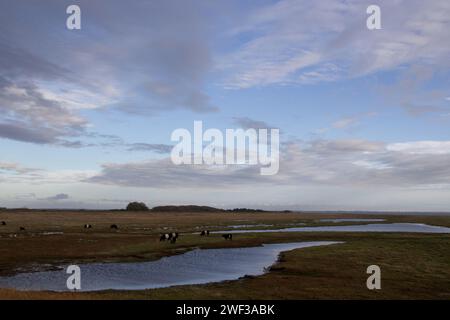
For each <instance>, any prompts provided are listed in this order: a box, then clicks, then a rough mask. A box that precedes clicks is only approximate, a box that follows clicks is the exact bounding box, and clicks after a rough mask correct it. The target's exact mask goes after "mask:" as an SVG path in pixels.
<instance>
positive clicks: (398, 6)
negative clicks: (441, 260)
mask: <svg viewBox="0 0 450 320" xmlns="http://www.w3.org/2000/svg"><path fill="white" fill-rule="evenodd" d="M71 4H77V5H79V6H80V8H81V23H82V24H81V26H82V27H81V30H68V29H67V28H66V24H65V22H66V19H67V17H68V15H67V14H66V8H67V6H69V5H71ZM371 4H375V3H372V1H356V0H354V1H353V0H349V1H339V0H323V1H302V0H278V1H237V0H236V1H210V2H209V1H208V2H206V1H194V0H192V1H174V0H173V1H137V0H134V1H127V2H124V1H95V2H92V1H56V0H55V1H33V2H29V1H10V0H6V1H2V3H1V4H0V26H1V30H2V33H1V35H0V147H1V149H2V150H3V152H2V153H1V155H0V190H1V192H0V206H8V207H20V206H28V207H37V208H43V207H46V208H47V207H48V208H79V207H82V208H122V207H124V206H125V205H126V203H127V202H128V201H133V200H138V201H144V202H146V203H148V205H149V206H154V205H164V204H202V205H216V206H220V207H227V208H228V207H237V206H239V207H241V206H245V207H259V208H264V209H271V208H273V209H285V208H286V209H305V210H308V209H314V210H334V209H336V210H413V211H448V208H449V205H450V200H449V199H450V197H449V194H450V166H449V164H450V129H449V128H450V126H449V122H450V77H449V73H450V69H449V62H450V59H449V58H450V33H449V32H448V30H449V27H450V4H449V3H448V1H443V0H441V1H439V0H433V1H427V2H424V1H418V0H417V1H416V0H412V1H401V0H399V1H377V2H376V4H377V5H379V6H380V8H381V23H382V29H381V30H368V29H367V27H366V19H367V17H368V15H367V13H366V8H367V6H369V5H371ZM195 120H201V121H203V123H204V126H205V128H218V129H221V130H225V129H227V128H244V129H246V128H249V127H252V126H253V127H257V126H265V127H267V128H272V127H275V128H279V129H280V131H281V141H282V144H281V155H280V172H279V174H278V175H275V176H273V177H261V176H260V175H259V174H257V173H256V172H257V170H253V168H248V167H242V168H239V167H238V168H236V167H233V168H228V167H227V168H223V170H222V171H219V172H217V171H215V170H211V168H208V167H207V166H206V165H205V166H200V167H192V166H181V167H177V166H174V165H173V163H171V161H170V149H171V146H172V145H173V144H174V142H171V141H170V135H171V133H172V132H173V131H174V130H175V129H177V128H186V129H188V130H192V128H193V123H194V121H195Z"/></svg>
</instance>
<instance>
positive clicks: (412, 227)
mask: <svg viewBox="0 0 450 320" xmlns="http://www.w3.org/2000/svg"><path fill="white" fill-rule="evenodd" d="M325 231H330V232H415V233H450V228H446V227H438V226H430V225H427V224H423V223H381V224H379V223H373V224H364V225H353V226H323V227H299V228H284V229H270V230H232V231H214V232H213V233H255V232H257V233H260V232H325Z"/></svg>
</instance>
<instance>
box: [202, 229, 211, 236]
mask: <svg viewBox="0 0 450 320" xmlns="http://www.w3.org/2000/svg"><path fill="white" fill-rule="evenodd" d="M200 235H201V236H202V237H203V236H209V230H203V231H202V233H200Z"/></svg>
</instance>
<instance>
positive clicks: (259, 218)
mask: <svg viewBox="0 0 450 320" xmlns="http://www.w3.org/2000/svg"><path fill="white" fill-rule="evenodd" d="M323 218H384V219H386V221H385V222H382V223H389V222H413V223H427V224H431V225H438V226H446V227H450V216H407V215H356V214H307V213H265V212H264V213H231V212H219V213H178V212H177V213H172V212H161V213H155V212H123V211H117V212H116V211H111V212H108V211H35V210H32V211H31V210H23V211H20V210H15V211H8V210H3V211H0V221H5V222H6V226H2V225H0V276H8V275H12V274H14V273H16V272H17V271H18V270H20V271H21V272H23V271H32V270H42V269H44V268H51V267H52V266H54V265H58V264H77V263H86V262H100V261H101V262H117V261H121V262H132V261H149V260H154V259H158V258H160V257H162V256H167V255H173V254H179V253H182V252H186V251H188V250H192V249H194V248H228V247H244V246H257V245H261V244H263V243H280V242H297V241H344V242H345V243H343V244H338V245H332V246H324V247H314V248H306V249H297V250H292V251H288V252H285V253H283V254H282V255H281V256H280V259H279V261H278V263H277V264H276V265H274V266H272V268H271V269H270V271H268V272H267V273H265V274H264V275H262V276H259V277H252V278H242V279H239V280H235V281H224V282H220V283H211V284H205V285H191V286H176V287H170V288H164V289H152V290H141V291H102V292H90V293H55V292H23V291H16V290H7V289H0V299H183V300H185V299H450V234H419V233H347V232H345V233H340V232H334V233H333V232H326V233H325V232H314V233H309V232H308V233H295V232H289V233H287V232H277V233H246V234H236V235H235V236H234V239H233V241H225V240H223V239H222V238H221V237H220V235H217V234H215V235H211V236H209V237H200V236H199V234H198V233H199V232H200V231H201V230H203V229H209V230H226V229H230V227H229V226H232V225H252V224H263V225H271V226H259V227H245V228H247V229H252V228H255V229H263V228H269V229H272V228H280V227H292V226H296V225H299V226H300V225H301V224H304V225H307V226H319V225H348V224H351V223H348V222H345V223H329V222H327V223H325V222H320V221H318V220H319V219H323ZM86 223H88V224H91V225H92V226H93V228H92V229H84V228H83V225H84V224H86ZM364 223H365V222H359V223H353V224H364ZM111 224H116V225H118V226H119V229H118V230H112V229H110V225H111ZM20 227H24V228H25V231H19V228H20ZM227 227H228V228H227ZM163 232H180V233H181V236H180V239H179V241H178V242H177V243H176V244H169V243H167V242H160V241H159V234H160V233H163ZM372 264H376V265H379V266H380V267H381V270H382V289H381V290H372V291H371V290H368V289H367V287H366V279H367V277H368V275H367V274H366V268H367V266H369V265H372ZM44 266H45V267H44Z"/></svg>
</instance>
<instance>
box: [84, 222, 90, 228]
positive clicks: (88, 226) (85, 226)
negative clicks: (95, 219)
mask: <svg viewBox="0 0 450 320" xmlns="http://www.w3.org/2000/svg"><path fill="white" fill-rule="evenodd" d="M84 228H85V229H92V225H90V224H88V223H86V224H85V225H84Z"/></svg>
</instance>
